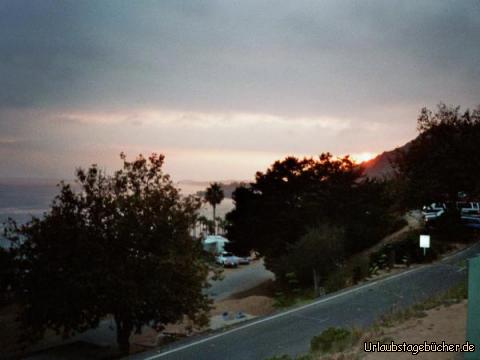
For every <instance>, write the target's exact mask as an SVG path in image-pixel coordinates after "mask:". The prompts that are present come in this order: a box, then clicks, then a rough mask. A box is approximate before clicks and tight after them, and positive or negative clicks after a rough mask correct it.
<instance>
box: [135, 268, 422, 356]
mask: <svg viewBox="0 0 480 360" xmlns="http://www.w3.org/2000/svg"><path fill="white" fill-rule="evenodd" d="M423 268H425V266H422V267H418V268H415V269H411V270H407V271H405V272H402V273H399V274H395V275H392V276H390V277H388V278H384V279H380V280H377V281H374V282H371V283H368V284H365V285H361V286H359V287H356V288H353V289H348V290H345V291H343V292H341V293H338V294H334V295H331V296H328V297H325V298H323V299H320V300H317V301H314V302H311V303H309V304H305V305H302V306H300V307H297V308H293V309H290V310H287V311H284V312H282V313H279V314H276V315H272V316H269V317H266V318H263V319H259V320H256V321H253V322H251V323H248V324H245V325H243V326H239V327H236V328H233V329H231V330H227V331H224V332H222V333H219V334H215V335H212V336H209V337H207V338H204V339H201V340H198V341H195V342H192V343H189V344H185V345H183V346H179V347H177V348H174V349H172V350H167V351H164V352H161V353H159V354H155V355H152V356H149V357H146V358H143V359H144V360H153V359H158V358H161V357H164V356H167V355H170V354H172V353H175V352H178V351H182V350H185V349H188V348H191V347H193V346H197V345H200V344H203V343H206V342H208V341H212V340H215V339H218V338H220V337H222V336H225V335H229V334H232V333H235V332H238V331H241V330H244V329H247V328H249V327H252V326H255V325H259V324H262V323H264V322H267V321H271V320H275V319H278V318H280V317H283V316H286V315H290V314H292V313H295V312H297V311H302V310H304V309H308V308H310V307H312V306H316V305H319V304H322V303H325V302H328V301H331V300H334V299H337V298H339V297H342V296H345V295H348V294H351V293H354V292H357V291H360V290H364V289H367V288H370V287H372V286H374V285H378V284H381V283H384V282H387V281H391V280H393V279H396V278H399V277H402V276H405V275H407V274H410V273H411V272H414V271H418V270H421V269H423Z"/></svg>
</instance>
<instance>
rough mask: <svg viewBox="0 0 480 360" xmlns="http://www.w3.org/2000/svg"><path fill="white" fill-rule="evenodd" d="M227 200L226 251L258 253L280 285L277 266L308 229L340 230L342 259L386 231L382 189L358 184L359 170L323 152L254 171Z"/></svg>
mask: <svg viewBox="0 0 480 360" xmlns="http://www.w3.org/2000/svg"><path fill="white" fill-rule="evenodd" d="M233 199H234V202H235V209H234V210H233V211H231V212H230V213H229V214H227V220H228V223H229V225H228V226H227V230H228V237H229V239H230V240H232V243H231V244H230V246H229V247H230V249H231V250H233V251H235V252H236V253H239V254H244V253H248V252H249V251H250V250H251V249H254V250H256V251H258V252H260V253H261V254H262V255H264V256H265V263H266V265H267V267H269V268H270V269H271V270H272V271H274V272H275V274H276V275H277V278H278V279H280V280H281V278H282V277H283V276H284V275H285V271H286V269H287V268H288V266H283V265H282V264H283V262H284V261H285V259H287V260H288V258H289V257H290V255H289V254H291V252H292V249H294V248H295V246H294V245H295V244H296V243H297V242H298V241H299V240H300V239H301V238H302V237H303V236H304V235H305V234H306V233H307V232H308V229H310V228H317V227H322V226H323V225H324V224H329V225H331V226H337V227H341V228H343V229H344V237H343V238H344V240H342V242H343V241H344V248H345V254H346V255H349V254H352V253H354V252H357V251H360V250H362V249H364V248H366V247H368V246H370V245H372V244H373V243H375V242H376V241H378V240H380V239H381V237H382V236H383V235H384V233H385V231H388V222H389V216H388V211H387V209H388V206H389V201H388V194H387V193H386V191H385V186H384V184H383V183H378V182H376V181H368V180H364V179H363V178H362V169H361V168H360V167H359V166H357V165H356V164H354V163H353V162H352V161H351V160H350V158H348V157H344V158H341V159H334V158H333V157H332V156H331V155H330V154H328V153H326V154H322V155H320V157H319V158H318V159H312V158H304V159H297V158H295V157H287V158H286V159H284V160H282V161H276V162H275V163H274V164H273V165H272V166H271V167H270V168H269V169H268V170H267V171H266V172H265V173H262V172H258V173H257V174H256V178H255V182H253V183H251V184H250V186H249V187H239V188H238V189H237V190H236V191H235V192H234V194H233ZM326 253H327V251H325V254H326Z"/></svg>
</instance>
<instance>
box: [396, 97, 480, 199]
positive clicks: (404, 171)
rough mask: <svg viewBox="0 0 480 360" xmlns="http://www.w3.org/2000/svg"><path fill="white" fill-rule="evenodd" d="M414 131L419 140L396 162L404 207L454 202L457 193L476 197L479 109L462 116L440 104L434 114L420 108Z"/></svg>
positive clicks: (479, 184) (479, 160) (478, 186)
mask: <svg viewBox="0 0 480 360" xmlns="http://www.w3.org/2000/svg"><path fill="white" fill-rule="evenodd" d="M417 129H418V130H419V133H420V134H419V136H418V137H417V138H416V139H415V140H414V141H413V142H412V143H411V145H410V146H409V147H408V149H406V150H405V151H404V152H403V153H400V154H399V155H398V157H397V159H396V166H397V169H398V172H399V178H400V179H401V180H402V181H403V189H404V202H405V204H406V206H407V207H411V208H418V207H419V206H422V205H425V204H427V203H431V202H438V201H449V202H455V201H457V197H458V193H459V192H466V193H467V194H469V195H472V194H475V193H477V195H479V194H478V190H479V189H480V181H479V176H480V171H479V169H480V147H479V146H478V139H480V107H479V108H477V109H476V110H474V111H472V112H471V111H470V110H466V111H465V112H464V113H462V112H461V111H460V107H452V106H447V105H445V104H443V103H441V104H439V105H438V107H437V110H436V112H432V111H431V110H429V109H427V108H423V109H422V110H421V112H420V115H419V117H418V126H417Z"/></svg>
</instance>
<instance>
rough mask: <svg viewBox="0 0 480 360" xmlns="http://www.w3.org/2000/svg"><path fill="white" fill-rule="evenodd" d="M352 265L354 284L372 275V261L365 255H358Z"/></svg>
mask: <svg viewBox="0 0 480 360" xmlns="http://www.w3.org/2000/svg"><path fill="white" fill-rule="evenodd" d="M350 267H351V273H352V281H353V283H354V284H357V283H358V282H359V281H361V280H363V279H365V278H366V277H367V276H368V275H370V271H369V270H370V262H369V259H368V258H367V257H365V256H361V257H356V258H355V259H354V260H353V262H352V264H351V265H350Z"/></svg>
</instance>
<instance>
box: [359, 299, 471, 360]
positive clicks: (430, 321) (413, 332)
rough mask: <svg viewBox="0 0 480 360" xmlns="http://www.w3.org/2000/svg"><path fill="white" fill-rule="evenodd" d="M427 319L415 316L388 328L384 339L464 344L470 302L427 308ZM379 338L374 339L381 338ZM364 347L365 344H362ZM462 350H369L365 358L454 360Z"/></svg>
mask: <svg viewBox="0 0 480 360" xmlns="http://www.w3.org/2000/svg"><path fill="white" fill-rule="evenodd" d="M426 314H427V316H426V317H423V318H412V319H409V320H407V321H405V322H404V323H402V324H400V325H397V326H395V327H392V328H386V329H385V331H384V334H383V335H382V336H381V338H388V339H390V341H391V340H392V339H393V341H395V343H397V344H398V343H403V342H404V341H405V342H406V343H407V344H419V343H423V342H424V341H427V343H430V342H436V343H437V344H438V343H441V342H442V341H445V342H446V343H448V344H463V343H464V342H465V328H466V326H465V324H466V318H467V301H466V300H464V301H463V302H461V303H459V304H453V305H451V306H447V307H446V306H440V307H436V308H434V309H431V310H428V311H426ZM377 340H380V338H379V339H374V340H373V341H377ZM362 346H363V344H362ZM459 356H461V355H460V354H458V353H440V352H434V353H420V354H418V355H412V354H410V353H390V354H389V353H369V354H367V355H366V356H365V358H364V359H365V360H380V359H395V360H407V359H420V360H453V359H459Z"/></svg>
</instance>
